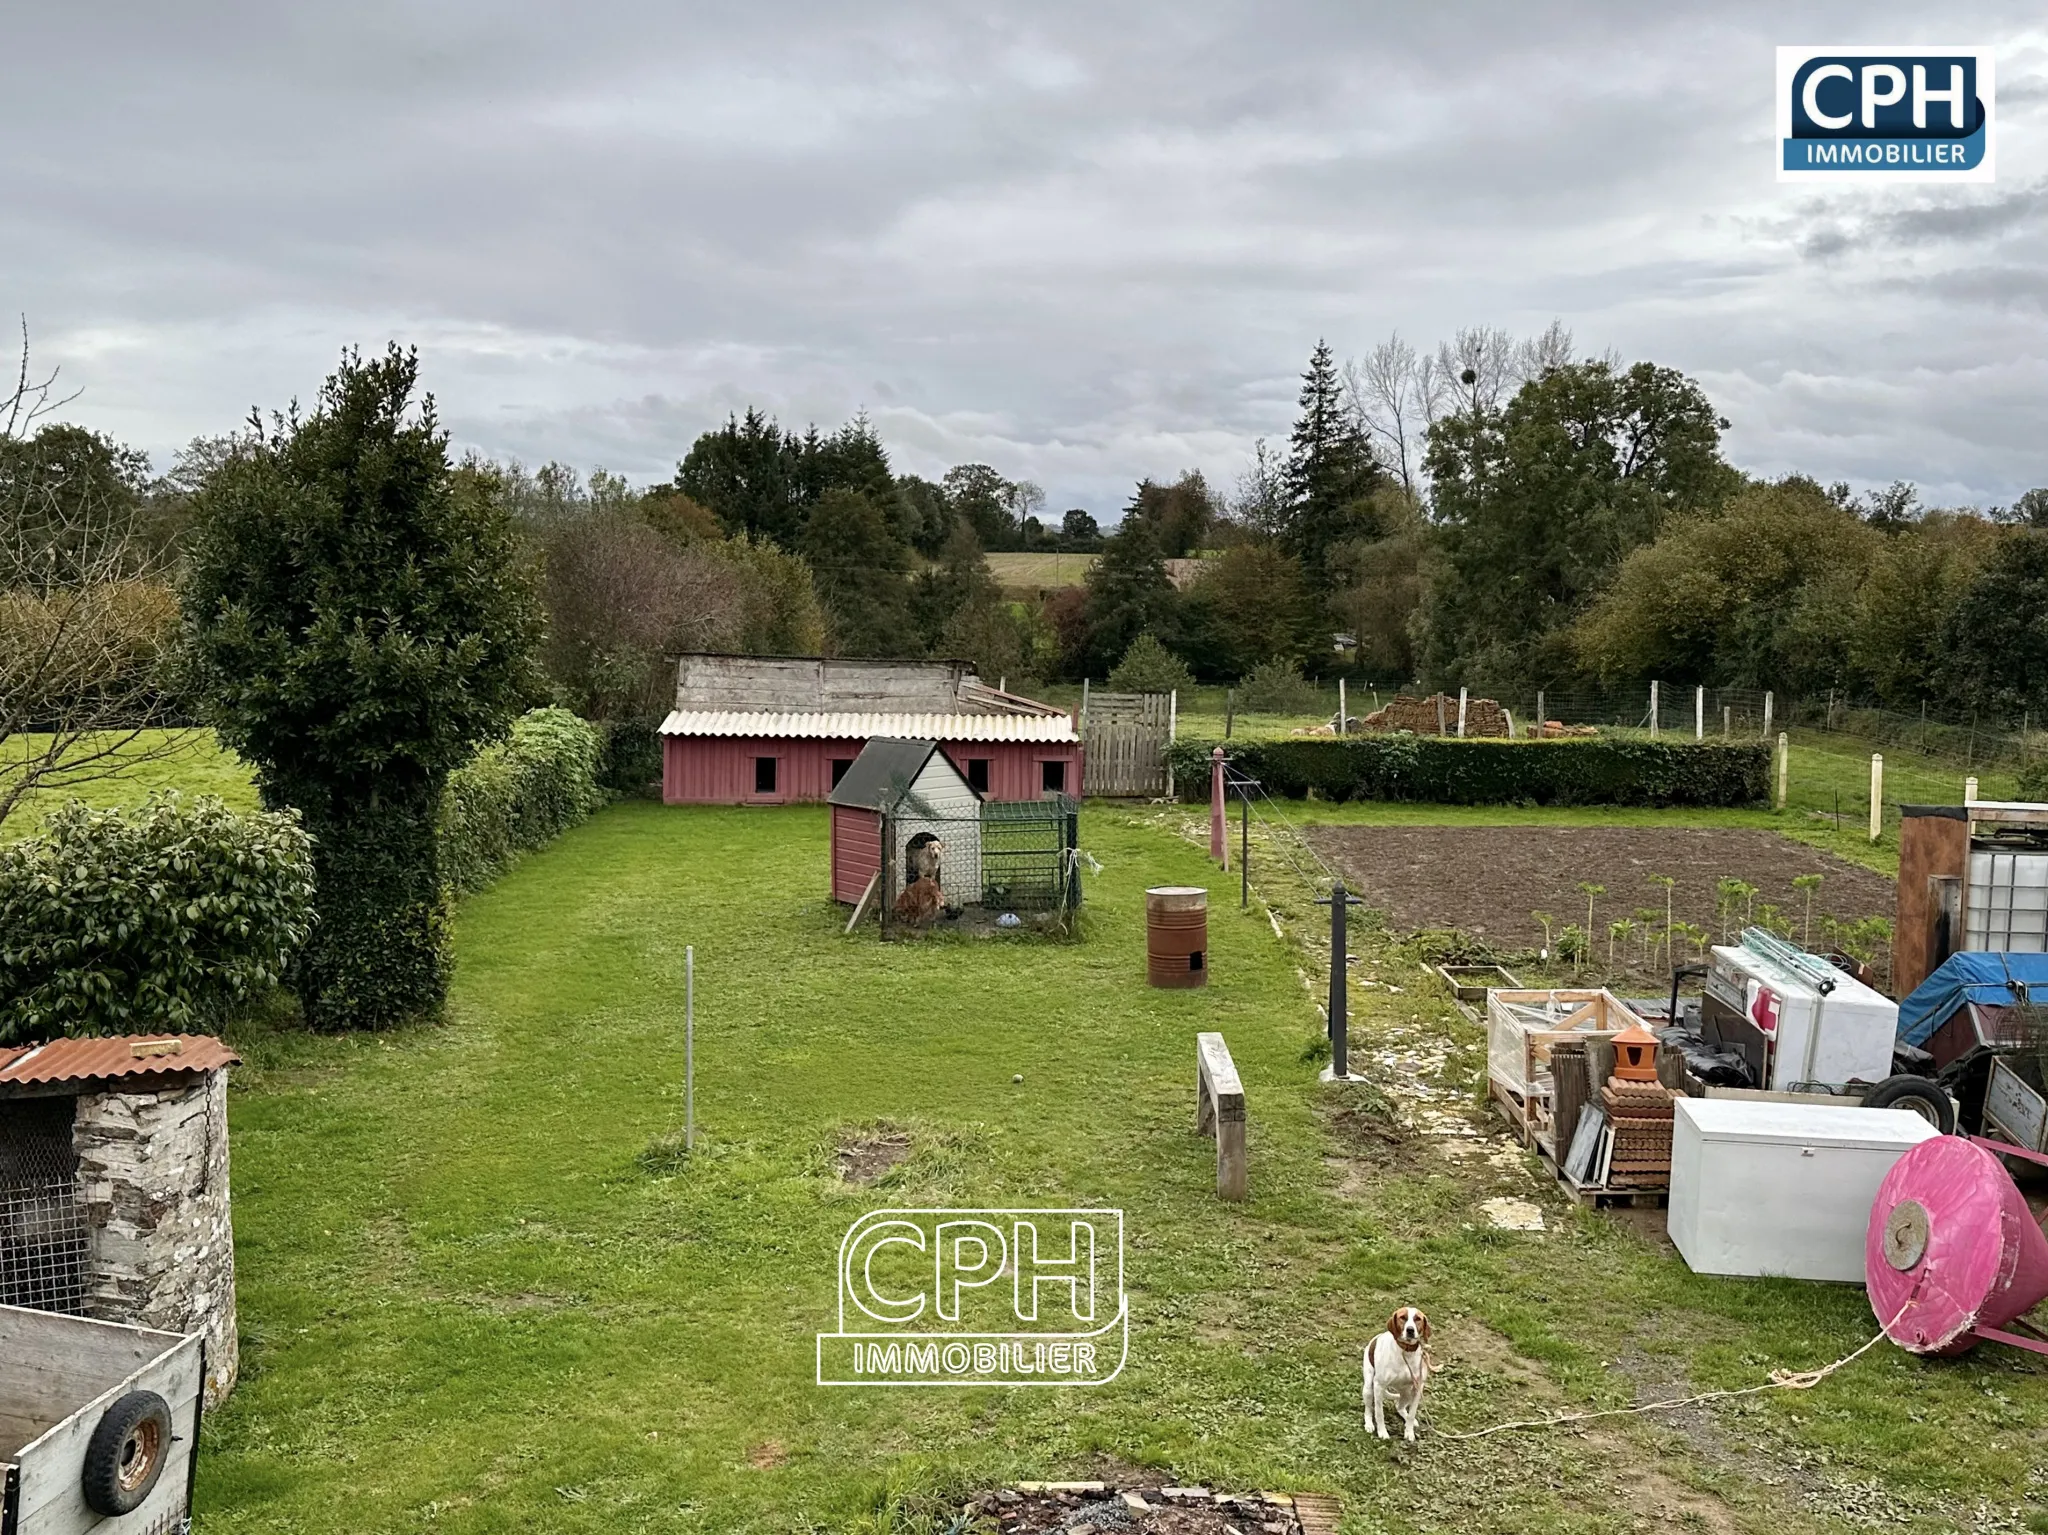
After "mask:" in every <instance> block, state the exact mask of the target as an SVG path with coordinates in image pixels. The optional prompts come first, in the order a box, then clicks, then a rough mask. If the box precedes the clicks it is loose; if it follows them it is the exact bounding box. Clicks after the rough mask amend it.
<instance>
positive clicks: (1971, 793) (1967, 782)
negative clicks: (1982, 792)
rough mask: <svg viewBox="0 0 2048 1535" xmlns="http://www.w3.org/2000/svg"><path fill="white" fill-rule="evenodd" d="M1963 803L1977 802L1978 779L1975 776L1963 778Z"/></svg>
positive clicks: (1971, 803)
mask: <svg viewBox="0 0 2048 1535" xmlns="http://www.w3.org/2000/svg"><path fill="white" fill-rule="evenodd" d="M1963 803H1964V804H1965V805H1974V804H1976V803H1977V780H1976V779H1975V778H1974V777H1971V778H1965V779H1964V780H1963Z"/></svg>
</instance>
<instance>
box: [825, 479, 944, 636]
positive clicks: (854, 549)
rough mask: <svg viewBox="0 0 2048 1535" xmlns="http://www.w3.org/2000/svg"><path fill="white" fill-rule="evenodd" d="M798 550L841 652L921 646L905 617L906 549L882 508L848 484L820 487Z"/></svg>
mask: <svg viewBox="0 0 2048 1535" xmlns="http://www.w3.org/2000/svg"><path fill="white" fill-rule="evenodd" d="M801 552H802V554H803V557H804V559H805V560H806V561H807V562H808V563H809V564H810V567H811V575H812V578H813V579H814V580H815V581H816V582H817V586H818V596H819V598H820V600H821V601H823V603H824V605H825V614H826V618H827V621H828V624H829V627H830V629H831V635H832V644H833V648H834V650H835V651H836V652H837V653H838V654H840V655H843V656H911V655H916V654H918V653H919V652H920V651H921V650H922V649H923V646H922V645H921V643H920V641H919V636H918V633H917V627H916V624H915V623H914V621H913V619H912V615H911V605H910V576H909V571H910V551H909V550H908V549H907V548H906V547H905V546H904V544H903V542H902V541H901V540H900V539H898V538H897V537H896V534H895V532H894V530H893V529H891V528H890V526H889V520H888V518H886V517H885V516H884V515H883V514H882V509H881V508H880V507H878V506H876V505H875V503H874V502H872V501H870V500H869V499H868V498H867V497H866V496H863V495H861V494H860V493H859V492H857V491H852V490H828V491H827V492H826V493H825V494H824V496H823V497H822V498H820V500H819V502H818V504H817V505H816V506H815V507H813V508H812V509H811V516H810V521H809V522H808V523H807V524H806V525H805V527H804V535H803V543H802V545H801Z"/></svg>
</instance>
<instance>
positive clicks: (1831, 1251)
mask: <svg viewBox="0 0 2048 1535" xmlns="http://www.w3.org/2000/svg"><path fill="white" fill-rule="evenodd" d="M1938 1133H1939V1132H1937V1131H1936V1130H1935V1128H1934V1126H1932V1125H1930V1124H1929V1123H1928V1122H1927V1121H1926V1120H1924V1119H1922V1118H1921V1117H1920V1116H1919V1115H1918V1114H1915V1113H1912V1112H1910V1111H1909V1110H1905V1109H1851V1108H1836V1107H1833V1106H1831V1105H1829V1104H1828V1103H1826V1102H1815V1103H1813V1104H1811V1105H1808V1104H1804V1103H1759V1102H1755V1101H1751V1100H1743V1099H1731V1098H1681V1099H1679V1100H1678V1103H1677V1120H1676V1123H1675V1124H1674V1125H1673V1126H1672V1133H1671V1208H1670V1211H1669V1212H1668V1214H1667V1217H1666V1222H1665V1229H1666V1230H1667V1231H1669V1232H1670V1234H1671V1241H1672V1243H1673V1245H1674V1246H1676V1247H1677V1248H1678V1251H1679V1253H1680V1255H1681V1256H1683V1257H1684V1259H1685V1261H1686V1263H1687V1265H1688V1266H1689V1267H1690V1268H1691V1269H1692V1271H1693V1272H1694V1273H1696V1274H1780V1275H1784V1276H1786V1277H1787V1278H1791V1279H1838V1280H1842V1281H1845V1282H1855V1283H1858V1284H1860V1283H1861V1282H1862V1280H1863V1236H1864V1232H1865V1230H1866V1229H1867V1228H1868V1226H1869V1224H1870V1206H1871V1202H1872V1201H1873V1200H1875V1199H1876V1197H1877V1186H1878V1185H1879V1184H1880V1183H1882V1182H1883V1181H1884V1175H1885V1174H1886V1173H1888V1172H1890V1171H1891V1168H1892V1164H1893V1163H1894V1162H1896V1161H1898V1159H1899V1158H1900V1157H1902V1156H1904V1155H1905V1154H1906V1152H1907V1151H1909V1150H1910V1149H1911V1148H1913V1147H1914V1146H1917V1145H1919V1144H1920V1142H1922V1141H1924V1140H1927V1139H1928V1138H1930V1137H1931V1136H1934V1135H1936V1134H1938Z"/></svg>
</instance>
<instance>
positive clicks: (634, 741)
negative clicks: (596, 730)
mask: <svg viewBox="0 0 2048 1535" xmlns="http://www.w3.org/2000/svg"><path fill="white" fill-rule="evenodd" d="M597 781H598V784H599V785H600V786H601V787H602V788H604V789H606V790H608V791H609V792H611V793H613V794H621V795H632V794H645V793H647V792H648V787H649V785H656V786H658V785H659V784H660V782H661V735H660V727H659V725H658V724H657V722H656V721H654V720H613V721H612V722H611V723H610V724H608V725H606V726H605V727H604V761H603V763H602V764H601V765H600V766H599V768H598V773H597Z"/></svg>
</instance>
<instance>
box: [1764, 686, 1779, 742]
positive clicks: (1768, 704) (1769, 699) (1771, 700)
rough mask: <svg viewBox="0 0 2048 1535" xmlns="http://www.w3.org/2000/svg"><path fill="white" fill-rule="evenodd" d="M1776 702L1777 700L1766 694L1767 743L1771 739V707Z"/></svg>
mask: <svg viewBox="0 0 2048 1535" xmlns="http://www.w3.org/2000/svg"><path fill="white" fill-rule="evenodd" d="M1774 702H1776V699H1775V698H1774V697H1773V696H1772V695H1771V694H1769V693H1766V694H1764V739H1765V740H1766V741H1768V740H1769V739H1770V738H1771V705H1772V704H1773V703H1774Z"/></svg>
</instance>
